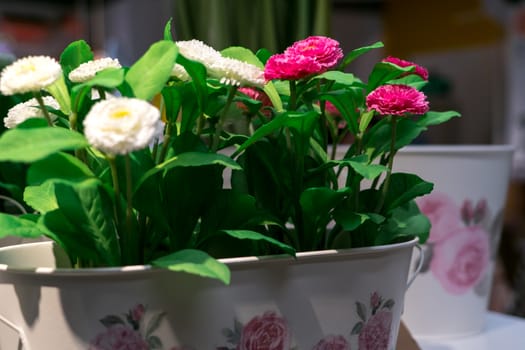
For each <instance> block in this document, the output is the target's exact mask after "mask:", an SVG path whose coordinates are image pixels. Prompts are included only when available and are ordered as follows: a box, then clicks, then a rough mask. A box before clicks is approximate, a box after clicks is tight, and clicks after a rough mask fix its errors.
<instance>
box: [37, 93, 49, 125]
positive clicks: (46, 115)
mask: <svg viewBox="0 0 525 350" xmlns="http://www.w3.org/2000/svg"><path fill="white" fill-rule="evenodd" d="M34 96H35V99H36V100H37V101H38V105H39V106H40V109H42V113H43V114H44V118H46V120H47V124H48V125H49V126H53V121H52V120H51V116H50V115H49V111H48V110H47V106H46V104H45V103H44V99H43V98H42V94H41V93H40V91H37V92H35V93H34Z"/></svg>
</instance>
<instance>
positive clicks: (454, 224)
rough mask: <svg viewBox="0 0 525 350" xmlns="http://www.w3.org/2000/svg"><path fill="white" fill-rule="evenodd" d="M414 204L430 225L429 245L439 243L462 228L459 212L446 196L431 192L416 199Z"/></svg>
mask: <svg viewBox="0 0 525 350" xmlns="http://www.w3.org/2000/svg"><path fill="white" fill-rule="evenodd" d="M416 202H417V204H418V206H419V210H421V212H422V213H423V214H425V215H426V216H427V217H428V219H429V220H430V223H431V224H432V227H431V228H430V236H429V238H428V242H429V243H437V242H440V241H442V240H444V239H445V238H447V237H448V236H449V235H450V234H453V233H454V232H455V231H457V230H458V229H459V228H460V227H462V224H461V218H460V214H459V213H460V210H459V208H458V207H457V205H456V204H455V203H454V201H452V199H451V198H450V197H449V196H447V195H446V194H444V193H440V192H432V193H431V194H429V195H426V196H423V197H420V198H418V199H417V200H416Z"/></svg>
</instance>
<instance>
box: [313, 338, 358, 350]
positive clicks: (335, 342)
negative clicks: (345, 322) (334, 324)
mask: <svg viewBox="0 0 525 350" xmlns="http://www.w3.org/2000/svg"><path fill="white" fill-rule="evenodd" d="M312 350H350V345H349V344H348V342H347V341H346V339H345V337H343V336H342V335H327V336H326V337H324V338H323V339H321V340H320V341H319V342H318V343H317V344H315V346H314V347H313V348H312Z"/></svg>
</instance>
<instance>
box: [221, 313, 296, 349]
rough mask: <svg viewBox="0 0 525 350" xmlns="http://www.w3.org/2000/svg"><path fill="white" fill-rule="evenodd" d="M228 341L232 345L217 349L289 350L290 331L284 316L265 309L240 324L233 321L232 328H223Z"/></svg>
mask: <svg viewBox="0 0 525 350" xmlns="http://www.w3.org/2000/svg"><path fill="white" fill-rule="evenodd" d="M223 334H224V335H225V336H226V338H227V340H228V342H229V343H230V344H232V345H233V346H234V347H218V348H217V350H230V349H232V350H251V349H265V350H289V349H290V343H291V332H290V330H289V327H288V324H287V322H286V320H285V319H284V317H282V316H281V315H279V314H278V313H277V312H275V311H266V312H264V313H263V314H262V315H257V316H255V317H253V318H252V319H251V320H250V321H248V323H246V324H245V325H242V324H241V323H240V322H239V321H237V320H235V321H234V328H233V329H229V328H226V329H224V330H223Z"/></svg>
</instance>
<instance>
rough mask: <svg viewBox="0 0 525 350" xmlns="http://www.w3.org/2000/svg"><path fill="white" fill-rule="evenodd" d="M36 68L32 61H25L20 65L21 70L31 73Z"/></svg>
mask: <svg viewBox="0 0 525 350" xmlns="http://www.w3.org/2000/svg"><path fill="white" fill-rule="evenodd" d="M35 70H36V67H35V65H34V64H33V63H29V62H28V63H26V64H24V65H23V66H22V71H23V72H27V73H32V72H34V71H35Z"/></svg>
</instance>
